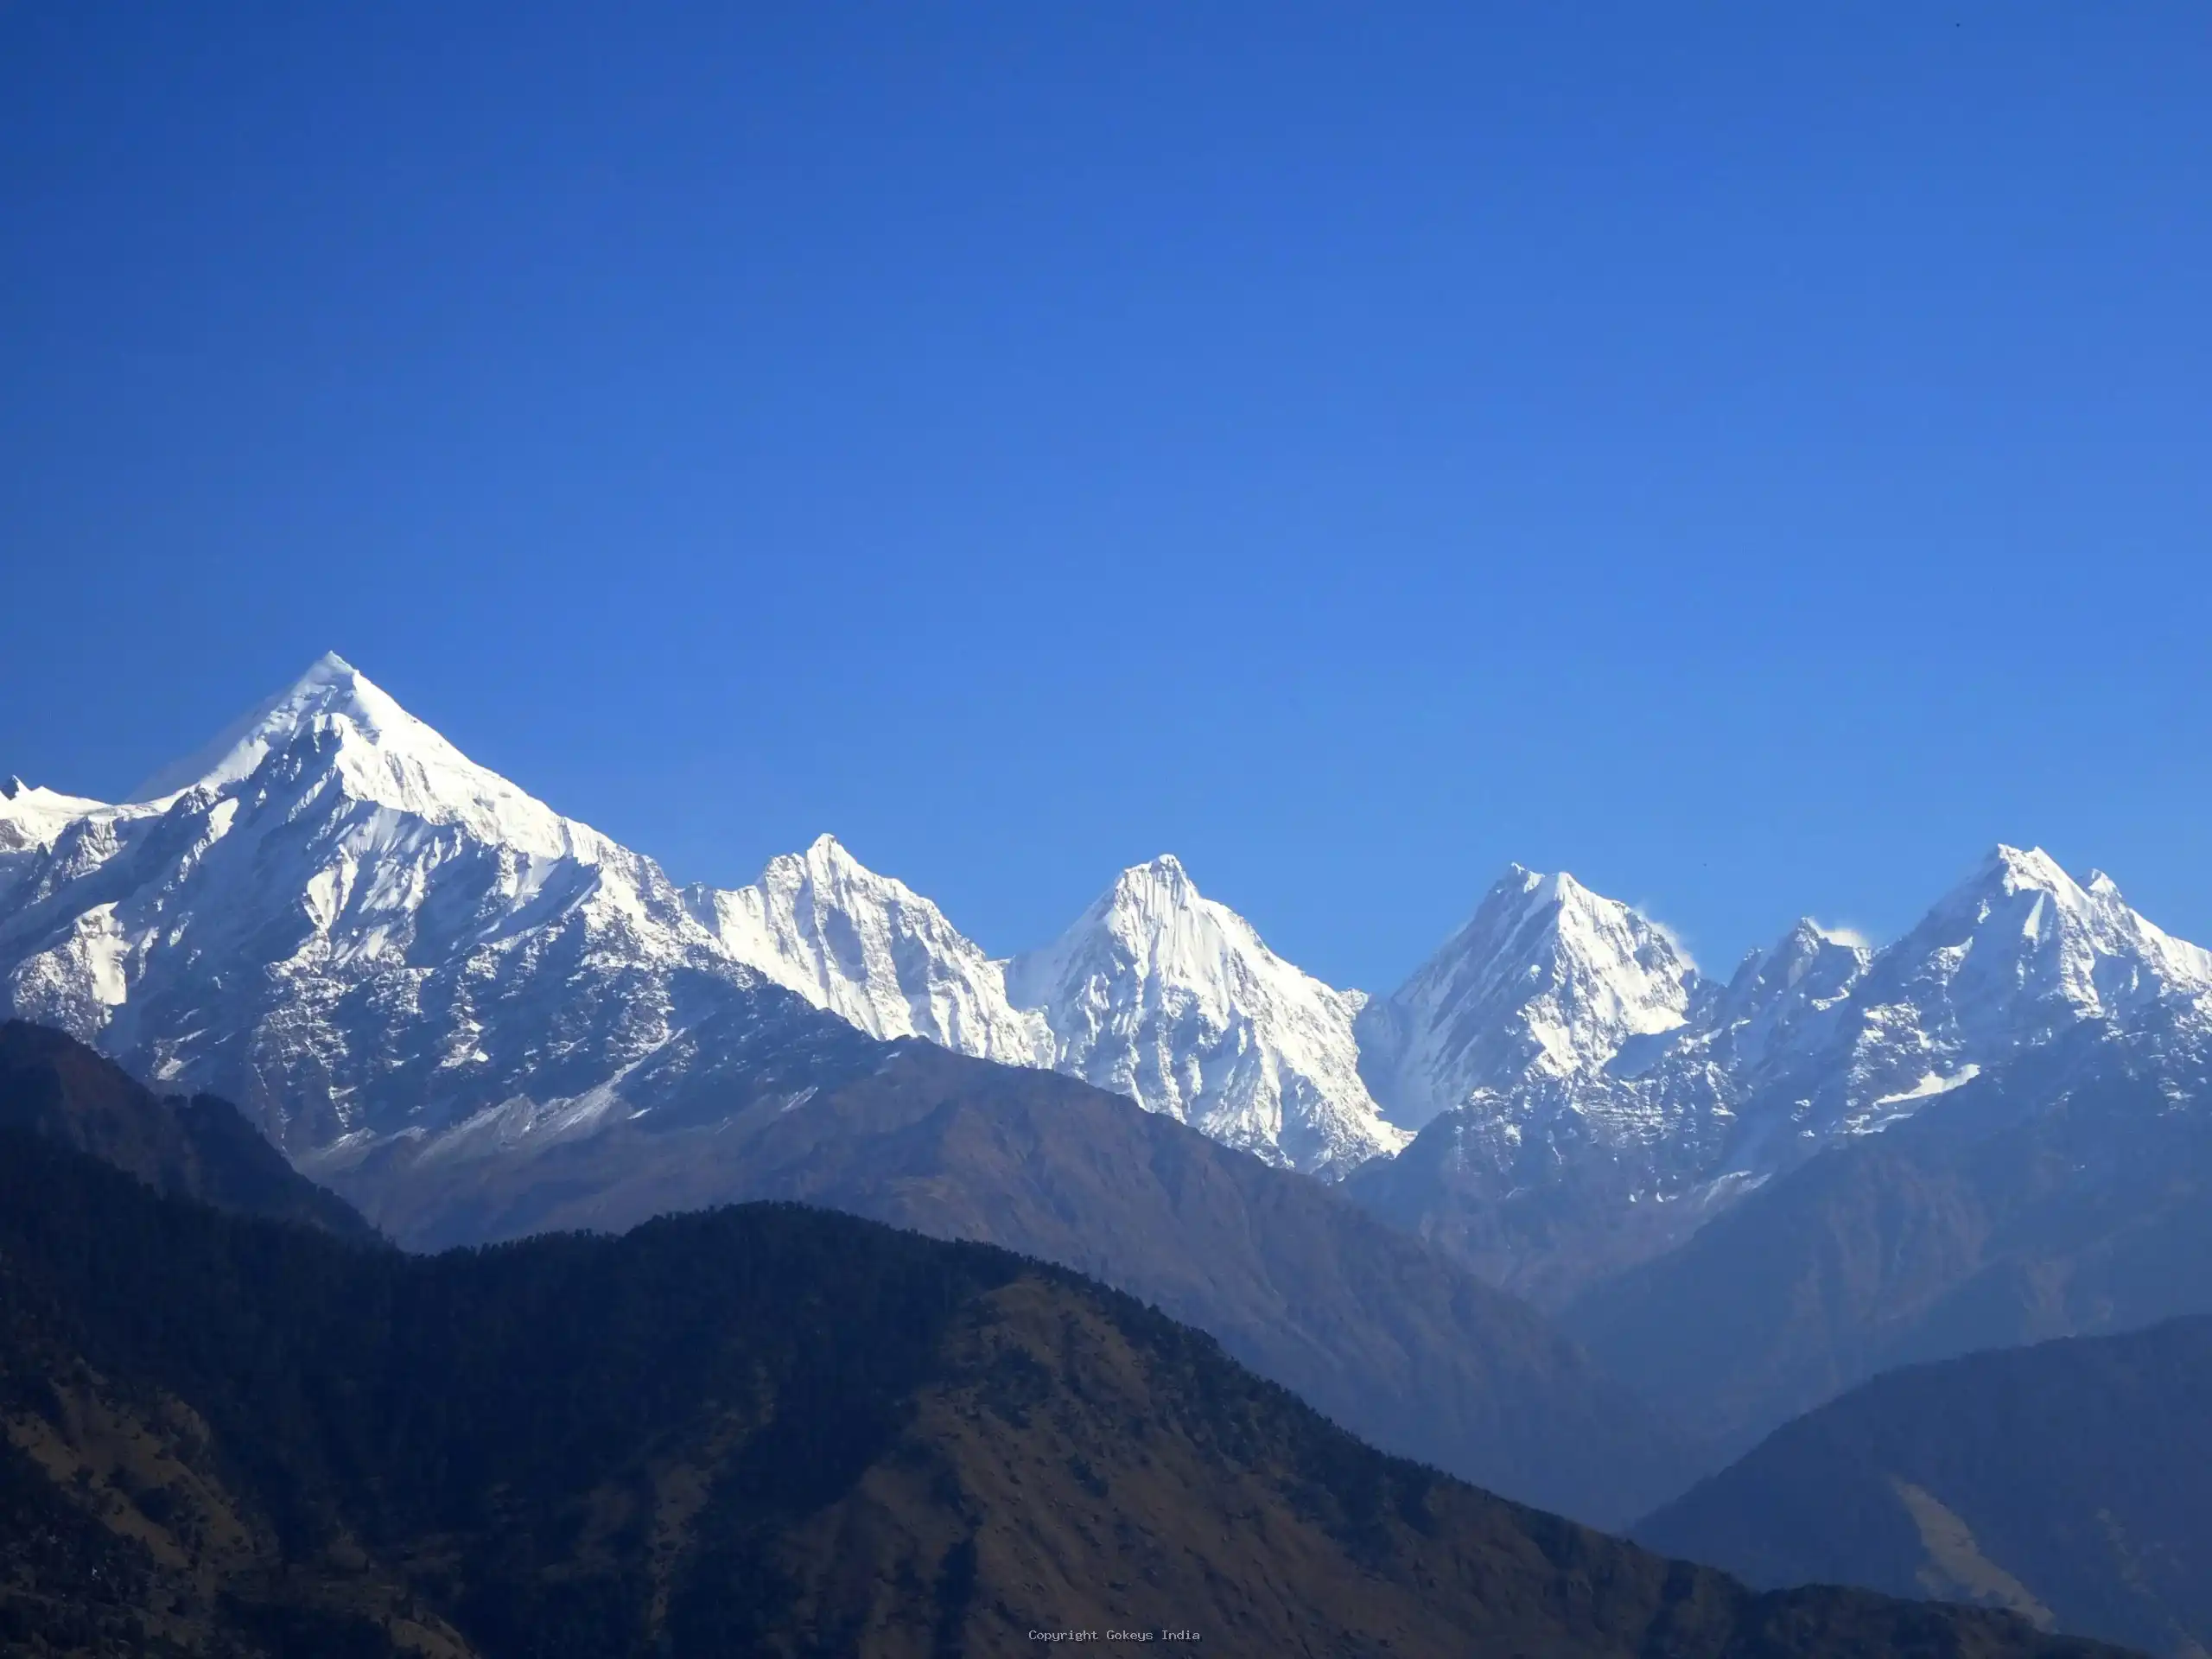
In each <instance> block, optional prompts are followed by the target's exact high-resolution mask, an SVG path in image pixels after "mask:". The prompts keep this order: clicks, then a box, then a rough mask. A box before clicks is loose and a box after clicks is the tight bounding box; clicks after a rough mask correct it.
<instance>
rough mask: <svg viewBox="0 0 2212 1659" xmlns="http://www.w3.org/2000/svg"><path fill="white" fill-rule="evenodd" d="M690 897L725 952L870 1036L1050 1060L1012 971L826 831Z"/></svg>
mask: <svg viewBox="0 0 2212 1659" xmlns="http://www.w3.org/2000/svg"><path fill="white" fill-rule="evenodd" d="M684 902H685V903H686V904H687V905H688V906H690V909H691V912H692V914H693V915H694V916H696V918H698V919H699V921H700V922H701V923H702V924H703V925H705V927H706V928H707V930H708V931H709V932H710V933H711V934H712V935H713V936H714V938H715V940H716V941H717V942H718V943H719V944H721V946H722V948H723V949H724V950H728V952H729V954H730V955H731V956H733V957H735V958H736V959H737V960H738V961H740V962H742V963H749V964H750V965H751V966H753V967H754V968H757V969H760V971H761V972H762V973H763V974H766V976H768V977H769V978H771V979H772V980H774V981H775V982H777V983H778V984H779V985H785V986H788V987H790V988H791V989H792V990H794V991H797V992H798V994H799V995H802V996H804V997H805V998H806V1000H807V1001H810V1002H811V1003H813V1004H814V1005H815V1006H816V1007H822V1008H827V1009H829V1012H831V1013H832V1014H836V1015H837V1016H838V1017H839V1018H841V1019H843V1020H849V1021H850V1022H851V1023H852V1024H854V1025H855V1026H857V1027H860V1028H861V1030H862V1031H865V1032H867V1033H868V1034H869V1035H870V1036H872V1037H925V1038H927V1039H929V1040H930V1041H931V1042H933V1043H938V1044H940V1045H942V1046H944V1047H946V1048H950V1049H956V1050H957V1051H959V1052H962V1053H963V1054H975V1055H979V1056H981V1057H982V1058H985V1059H992V1060H999V1061H1002V1062H1004V1063H1005V1064H1007V1065H1050V1064H1051V1063H1052V1040H1051V1034H1050V1033H1049V1032H1048V1031H1047V1030H1046V1026H1045V1021H1044V1020H1043V1019H1042V1017H1041V1016H1039V1015H1038V1014H1024V1013H1018V1012H1016V1011H1015V1009H1014V1007H1013V1006H1012V1005H1011V1004H1010V1003H1009V1002H1008V1001H1007V994H1006V970H1005V965H1004V964H1003V963H997V962H994V961H992V960H991V959H990V958H989V957H987V956H986V955H985V954H984V953H983V950H982V947H980V946H979V945H977V944H976V943H975V942H974V941H973V940H971V939H969V938H967V937H966V936H965V935H963V933H961V932H960V931H959V930H957V928H955V927H954V926H953V925H952V924H951V923H950V922H949V921H947V920H946V919H945V918H944V912H942V911H940V910H939V909H938V907H937V906H935V905H933V904H931V902H930V901H929V900H928V899H925V898H923V897H922V896H921V895H920V894H919V893H916V892H915V891H914V890H913V889H912V888H911V887H907V886H906V884H905V883H904V882H902V881H897V880H892V879H891V878H890V877H888V876H882V875H878V874H875V872H874V871H873V870H870V869H869V868H867V867H866V866H865V865H863V864H861V862H860V861H859V860H857V859H855V857H853V855H851V854H850V853H849V852H847V851H846V850H845V849H844V848H843V847H842V846H840V845H839V844H838V842H837V841H836V837H834V836H822V837H820V838H819V839H818V840H817V841H816V842H815V843H814V844H813V845H812V846H811V847H809V848H808V849H806V850H805V851H804V852H803V853H786V854H785V855H783V856H782V857H780V858H776V859H773V860H771V861H770V862H769V865H768V868H766V870H765V871H763V872H762V873H761V876H760V880H758V881H757V882H755V883H754V884H753V886H751V887H739V888H736V889H734V890H717V889H715V888H710V887H691V888H688V889H686V890H685V893H684Z"/></svg>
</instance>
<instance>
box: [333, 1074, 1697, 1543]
mask: <svg viewBox="0 0 2212 1659" xmlns="http://www.w3.org/2000/svg"><path fill="white" fill-rule="evenodd" d="M705 1040H706V1041H707V1042H708V1043H709V1044H711V1037H710V1036H709V1038H708V1039H705ZM737 1087H738V1083H737V1080H735V1079H734V1080H733V1082H732V1084H731V1091H730V1092H728V1093H724V1092H722V1091H721V1090H717V1089H715V1088H713V1087H707V1088H704V1089H703V1090H702V1092H701V1093H700V1094H699V1096H698V1097H697V1099H696V1102H695V1103H691V1104H690V1105H687V1106H684V1107H683V1108H681V1109H677V1110H675V1111H671V1112H669V1113H665V1114H664V1113H653V1114H648V1115H647V1116H644V1117H642V1118H638V1119H634V1120H629V1121H626V1122H621V1123H619V1124H614V1125H612V1126H609V1127H607V1128H604V1129H603V1130H602V1131H601V1132H600V1133H598V1134H596V1135H591V1136H589V1137H588V1138H585V1139H581V1140H576V1141H566V1142H555V1143H551V1144H544V1145H540V1144H538V1143H535V1142H524V1143H523V1144H521V1145H518V1146H513V1147H498V1146H496V1145H493V1146H492V1147H484V1146H482V1145H480V1144H478V1143H475V1142H473V1141H472V1142H468V1143H446V1144H441V1143H435V1142H431V1143H424V1144H423V1145H422V1146H419V1147H416V1146H401V1147H391V1148H386V1149H385V1151H384V1152H383V1153H382V1154H380V1155H379V1156H378V1157H376V1158H373V1159H371V1160H368V1161H366V1162H364V1163H362V1164H359V1165H357V1166H353V1167H351V1168H346V1169H335V1170H333V1171H331V1172H330V1173H329V1179H332V1180H334V1182H335V1183H336V1184H337V1185H339V1186H340V1189H341V1190H342V1191H344V1192H346V1193H348V1194H349V1195H351V1196H352V1197H353V1198H354V1199H355V1201H356V1202H358V1203H359V1204H360V1205H363V1206H364V1207H365V1210H366V1211H367V1212H368V1213H369V1214H370V1215H371V1216H372V1217H374V1218H375V1219H376V1220H377V1222H378V1224H379V1225H381V1226H383V1227H385V1229H387V1230H389V1231H391V1233H392V1235H393V1236H395V1237H397V1238H398V1239H399V1240H401V1242H402V1243H407V1244H410V1245H412V1246H416V1247H418V1248H426V1249H429V1248H438V1247H442V1246H444V1245H448V1244H454V1243H475V1242H480V1241H483V1240H492V1239H502V1238H514V1237H519V1236H524V1235H526V1234H530V1233H533V1232H541V1231H545V1230H555V1229H563V1228H577V1227H588V1228H594V1229H599V1230H608V1231H613V1230H620V1229H623V1228H626V1227H630V1226H633V1225H635V1224H637V1223H639V1222H640V1221H643V1220H644V1219H645V1218H646V1217H650V1216H653V1215H656V1214H661V1213H664V1212H667V1211H683V1210H692V1209H698V1208H702V1207H703V1206H705V1205H711V1204H715V1203H724V1202H729V1201H732V1200H737V1199H752V1198H780V1199H797V1200H800V1201H803V1202H805V1203H808V1204H814V1205H824V1206H827V1207H830V1208H835V1209H838V1210H844V1211H851V1212H853V1213H855V1214H860V1215H864V1216H869V1217H874V1218H876V1219H879V1220H882V1221H887V1222H891V1223H893V1224H896V1225H899V1226H903V1227H912V1228H913V1229H915V1230H918V1231H922V1232H925V1233H929V1234H931V1235H934V1236H938V1237H944V1238H961V1239H975V1240H981V1241H985V1242H988V1243H995V1244H1000V1245H1003V1246H1005V1247H1007V1249H1015V1250H1019V1251H1021V1252H1022V1253H1024V1254H1026V1255H1034V1256H1038V1257H1040V1258H1042V1259H1044V1260H1046V1261H1051V1262H1059V1263H1061V1264H1063V1265H1065V1266H1068V1267H1071V1268H1075V1269H1077V1271H1079V1272H1083V1273H1085V1274H1090V1275H1092V1276H1094V1277H1096V1278H1098V1279H1101V1280H1103V1281H1105V1282H1107V1283H1109V1284H1110V1285H1113V1286H1114V1287H1116V1288H1118V1289H1122V1290H1125V1291H1128V1292H1129V1293H1130V1294H1134V1295H1136V1296H1139V1297H1141V1298H1142V1299H1143V1300H1147V1301H1149V1302H1152V1303H1154V1304H1155V1305H1157V1306H1159V1307H1160V1308H1161V1309H1162V1310H1163V1311H1164V1312H1166V1313H1168V1314H1169V1315H1170V1316H1171V1317H1173V1318H1174V1319H1179V1320H1181V1321H1184V1322H1185V1323H1188V1324H1191V1325H1197V1326H1198V1328H1199V1329H1201V1330H1204V1331H1205V1332H1208V1333H1209V1334H1211V1335H1212V1336H1213V1337H1215V1338H1217V1340H1219V1341H1220V1342H1221V1343H1222V1344H1223V1345H1224V1347H1225V1348H1226V1349H1227V1350H1228V1351H1229V1352H1230V1354H1231V1355H1232V1356H1234V1357H1236V1359H1238V1360H1239V1361H1241V1362H1242V1363H1244V1364H1247V1365H1249V1366H1251V1367H1252V1368H1253V1369H1254V1370H1257V1371H1259V1372H1260V1373H1261V1374H1262V1375H1263V1376H1268V1377H1269V1378H1272V1379H1273V1380H1274V1381H1275V1382H1278V1383H1282V1384H1283V1385H1284V1386H1286V1387H1287V1388H1289V1389H1293V1390H1294V1391H1295V1392H1296V1393H1297V1394H1299V1395H1300V1396H1301V1397H1302V1398H1304V1399H1305V1400H1306V1401H1307V1402H1309V1403H1311V1404H1313V1405H1314V1406H1315V1407H1317V1408H1319V1409H1320V1410H1321V1411H1323V1412H1325V1414H1328V1415H1329V1416H1331V1417H1332V1418H1333V1419H1335V1420H1336V1421H1338V1422H1340V1423H1342V1424H1344V1426H1345V1427H1349V1428H1351V1429H1352V1430H1354V1431H1355V1432H1357V1433H1361V1434H1363V1435H1364V1436H1365V1437H1367V1438H1368V1439H1370V1440H1373V1441H1374V1442H1375V1443H1376V1444H1378V1445H1381V1446H1385V1447H1387V1448H1388V1449H1389V1450H1391V1451H1394V1452H1401V1453H1403V1454H1406V1455H1408V1456H1413V1457H1417V1458H1420V1459H1424V1460H1426V1461H1427V1462H1430V1463H1433V1464H1434V1465H1437V1466H1439V1467H1440V1468H1443V1469H1445V1470H1447V1471H1451V1472H1452V1473H1453V1474H1456V1475H1459V1476H1460V1477H1462V1478H1467V1479H1471V1480H1475V1481H1478V1482H1479V1483H1481V1484H1484V1485H1487V1486H1490V1487H1491V1488H1492V1489H1494V1490H1498V1491H1504V1492H1506V1493H1508V1494H1510V1495H1511V1496H1513V1497H1517V1498H1520V1499H1522V1500H1524V1501H1527V1502H1531V1503H1541V1504H1543V1505H1545V1506H1547V1507H1549V1508H1554V1509H1557V1510H1562V1511H1564V1512H1566V1513H1568V1514H1572V1515H1574V1516H1578V1517H1580V1518H1582V1519H1584V1520H1587V1521H1591V1522H1596V1523H1600V1524H1611V1525H1619V1524H1623V1523H1624V1522H1626V1521H1628V1520H1629V1519H1630V1518H1631V1517H1632V1516H1634V1515H1636V1514H1637V1513H1640V1512H1641V1511H1642V1510H1643V1509H1648V1508H1649V1506H1650V1505H1651V1504H1653V1503H1656V1502H1658V1501H1659V1499H1660V1498H1662V1497H1664V1496H1666V1495H1667V1494H1668V1493H1669V1492H1672V1491H1679V1490H1681V1484H1682V1483H1683V1482H1685V1481H1686V1480H1688V1478H1689V1475H1690V1473H1691V1471H1692V1459H1691V1458H1690V1455H1689V1453H1688V1448H1687V1447H1686V1446H1685V1445H1684V1443H1683V1441H1682V1440H1681V1437H1680V1436H1679V1435H1678V1434H1676V1433H1674V1432H1673V1431H1672V1430H1671V1429H1669V1427H1666V1426H1665V1425H1664V1424H1663V1423H1662V1421H1660V1420H1659V1419H1658V1418H1657V1417H1656V1415H1655V1414H1653V1413H1652V1412H1650V1411H1649V1409H1648V1408H1645V1407H1643V1405H1642V1404H1641V1403H1639V1402H1637V1399H1636V1398H1635V1396H1634V1395H1632V1394H1631V1393H1630V1391H1629V1390H1628V1389H1625V1388H1623V1387H1621V1386H1619V1385H1618V1384H1617V1383H1613V1382H1612V1381H1611V1379H1609V1378H1607V1377H1605V1376H1603V1375H1602V1374H1600V1373H1599V1371H1598V1370H1596V1368H1595V1367H1593V1366H1592V1364H1591V1363H1589V1361H1588V1360H1587V1359H1586V1357H1584V1356H1583V1355H1582V1354H1581V1353H1580V1351H1578V1350H1576V1349H1575V1348H1574V1347H1573V1344H1570V1343H1568V1342H1567V1341H1565V1340H1563V1339H1562V1338H1560V1337H1559V1336H1558V1334H1557V1333H1556V1332H1554V1331H1553V1330H1552V1329H1551V1328H1550V1327H1549V1326H1548V1325H1547V1324H1546V1323H1545V1322H1544V1320H1543V1319H1541V1316H1539V1315H1538V1314H1536V1313H1535V1312H1534V1311H1533V1310H1531V1309H1530V1308H1529V1307H1528V1306H1526V1305H1524V1304H1522V1303H1521V1302H1519V1301H1517V1300H1515V1299H1514V1298H1512V1297H1510V1296H1508V1295H1506V1294H1503V1293H1502V1292H1499V1291H1497V1290H1494V1289H1492V1288H1491V1287H1488V1286H1486V1285H1484V1284H1483V1283H1482V1282H1481V1281H1479V1280H1478V1279H1477V1278H1475V1277H1474V1276H1473V1275H1472V1274H1469V1273H1467V1272H1466V1271H1465V1270H1464V1269H1462V1268H1458V1267H1456V1266H1455V1265H1453V1264H1452V1263H1451V1262H1448V1261H1447V1260H1446V1259H1445V1258H1444V1257H1443V1256H1442V1255H1440V1253H1438V1252H1437V1251H1435V1250H1433V1249H1431V1248H1429V1247H1428V1246H1427V1245H1425V1244H1423V1243H1421V1242H1420V1241H1419V1240H1416V1239H1412V1238H1408V1237H1405V1236H1402V1235H1400V1234H1398V1233H1396V1232H1395V1231H1393V1230H1390V1229H1389V1228H1388V1227H1386V1226H1383V1224H1380V1223H1378V1222H1376V1221H1375V1220H1373V1219H1371V1218H1370V1217H1367V1216H1366V1215H1364V1214H1363V1213H1362V1212H1361V1211H1358V1210H1357V1209H1356V1208H1354V1207H1353V1206H1351V1205H1348V1204H1345V1203H1344V1202H1343V1201H1342V1200H1341V1199H1340V1198H1338V1197H1337V1196H1336V1195H1335V1194H1334V1193H1332V1192H1330V1191H1329V1190H1328V1189H1326V1188H1325V1187H1322V1186H1321V1185H1319V1184H1317V1183H1315V1182H1313V1181H1312V1180H1310V1179H1306V1178H1304V1177H1302V1176H1300V1175H1297V1174H1295V1173H1291V1172H1288V1171H1284V1170H1281V1169H1276V1168H1272V1167H1270V1166H1267V1165H1265V1164H1262V1162H1260V1161H1259V1160H1257V1159H1255V1158H1252V1157H1249V1156H1247V1155H1245V1154H1241V1153H1236V1152H1233V1151H1230V1150H1229V1149H1228V1148H1225V1147H1221V1146H1218V1145H1217V1144H1215V1143H1214V1142H1213V1141H1210V1140H1208V1139H1207V1138H1206V1137H1205V1136H1204V1135H1199V1134H1198V1133H1197V1132H1195V1131H1193V1130H1191V1129H1188V1128H1184V1127H1183V1126H1182V1125H1180V1124H1179V1123H1176V1122H1173V1121H1171V1120H1170V1119H1168V1118H1166V1117H1165V1116H1160V1115H1157V1114H1152V1113H1147V1112H1144V1111H1141V1110H1139V1109H1137V1108H1135V1106H1133V1105H1132V1104H1131V1103H1129V1102H1128V1101H1126V1100H1123V1099H1122V1098H1120V1097H1118V1096H1112V1095H1109V1094H1106V1093H1104V1092H1103V1091H1102V1090H1096V1089H1092V1088H1090V1087H1089V1086H1087V1085H1085V1084H1081V1083H1077V1082H1076V1081H1074V1080H1072V1079H1071V1078H1065V1077H1056V1076H1053V1075H1052V1074H1049V1073H1045V1072H1039V1071H1028V1070H1024V1069H1019V1068H1014V1067H1003V1066H994V1065H986V1064H984V1063H982V1062H978V1061H972V1060H968V1059H964V1058H961V1057H958V1056H956V1055H951V1054H948V1053H946V1052H944V1051H943V1050H940V1049H938V1048H936V1047H934V1046H931V1045H928V1044H924V1043H905V1044H900V1045H899V1046H898V1047H897V1050H896V1052H895V1053H894V1054H893V1056H892V1058H889V1059H888V1060H887V1061H886V1062H884V1063H883V1064H881V1065H879V1066H877V1067H875V1068H874V1069H872V1070H870V1071H868V1072H866V1073H864V1074H861V1075H859V1076H856V1077H848V1078H846V1079H844V1080H842V1081H837V1080H834V1079H833V1080H829V1081H825V1082H823V1083H822V1084H819V1085H815V1084H806V1085H804V1086H802V1087H796V1088H791V1089H783V1090H777V1091H774V1092H772V1093H768V1094H766V1095H753V1096H744V1098H746V1099H747V1101H748V1102H749V1103H747V1104H745V1105H744V1106H743V1107H742V1108H741V1109H736V1110H733V1109H732V1105H733V1102H734V1100H735V1099H737V1098H739V1096H738V1095H737V1093H736V1090H737Z"/></svg>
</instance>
